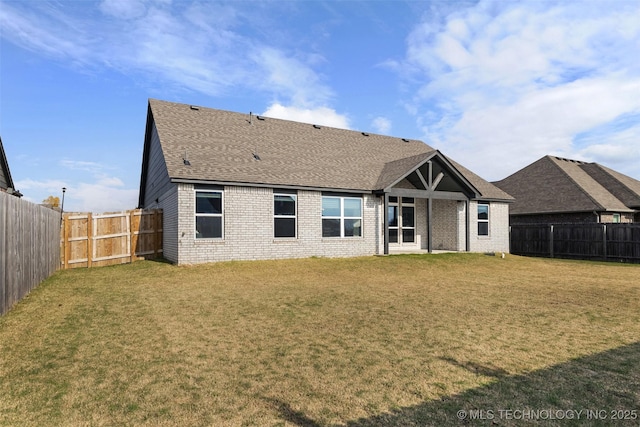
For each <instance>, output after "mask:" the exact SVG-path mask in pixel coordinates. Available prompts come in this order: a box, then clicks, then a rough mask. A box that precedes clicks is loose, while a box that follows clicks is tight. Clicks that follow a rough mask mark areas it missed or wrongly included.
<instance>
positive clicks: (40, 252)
mask: <svg viewBox="0 0 640 427" xmlns="http://www.w3.org/2000/svg"><path fill="white" fill-rule="evenodd" d="M59 242H60V212H57V211H54V210H52V209H49V208H45V207H43V206H39V205H36V204H33V203H30V202H27V201H26V200H22V199H19V198H17V197H15V196H11V195H9V194H6V193H4V192H1V191H0V315H2V314H4V313H6V312H7V311H9V309H10V308H11V307H12V306H13V305H14V304H15V303H17V302H18V301H20V300H21V299H22V298H23V297H24V296H25V295H27V294H28V293H29V292H30V291H31V290H32V289H34V288H35V287H36V286H38V284H40V282H42V281H43V280H44V279H46V278H47V277H49V276H50V275H51V274H53V273H54V272H55V271H56V270H57V269H58V267H59V266H60V244H59Z"/></svg>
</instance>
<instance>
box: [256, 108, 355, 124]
mask: <svg viewBox="0 0 640 427" xmlns="http://www.w3.org/2000/svg"><path fill="white" fill-rule="evenodd" d="M263 115H264V116H267V117H273V118H276V119H284V120H293V121H295V122H303V123H313V124H317V125H324V126H330V127H335V128H341V129H349V119H348V118H347V117H346V116H344V115H341V114H338V113H337V112H336V111H335V110H332V109H331V108H327V107H317V108H314V109H305V108H297V107H285V106H284V105H281V104H279V103H274V104H272V105H271V106H270V107H269V108H268V109H267V111H265V112H264V113H263Z"/></svg>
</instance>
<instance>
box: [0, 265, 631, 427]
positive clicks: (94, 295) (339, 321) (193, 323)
mask: <svg viewBox="0 0 640 427" xmlns="http://www.w3.org/2000/svg"><path fill="white" fill-rule="evenodd" d="M0 396H1V398H0V425H12V426H13V425H34V426H35V425H37V426H40V425H74V426H75V425H96V426H101V425H154V426H155V425H184V426H186V425H190V426H198V425H229V426H240V425H259V426H285V425H287V426H308V427H313V426H334V425H347V426H351V427H355V426H358V427H363V426H379V425H389V426H395V425H434V426H442V425H444V426H447V425H451V426H457V425H506V426H508V425H523V424H525V425H526V424H530V425H536V426H539V425H562V426H572V425H580V426H584V425H594V426H595V425H608V424H610V425H635V426H637V425H639V424H640V421H639V420H638V417H640V414H638V413H637V412H640V266H638V265H620V264H613V263H607V264H605V263H590V262H576V261H561V260H547V259H536V258H521V257H515V256H508V257H507V258H506V259H501V258H498V257H489V256H486V255H477V254H443V255H431V256H429V255H404V256H389V257H366V258H353V259H302V260H285V261H264V262H262V261H255V262H229V263H218V264H208V265H200V266H194V267H176V266H172V265H169V264H165V263H159V262H150V261H144V262H137V263H134V264H130V265H124V266H116V267H103V268H93V269H88V270H87V269H78V270H66V271H60V272H58V273H56V274H55V275H54V276H52V277H51V278H50V279H48V280H47V281H45V282H44V283H43V284H42V285H40V287H39V288H37V289H36V290H35V291H33V292H32V293H31V295H29V296H28V297H27V298H26V299H25V300H23V301H22V302H21V303H19V304H18V305H17V306H16V307H14V308H13V310H11V311H10V312H9V313H8V314H6V315H5V316H3V317H2V318H0ZM460 410H464V411H467V418H466V419H463V420H461V419H459V418H458V416H457V413H458V411H460ZM519 410H520V411H526V410H529V411H538V412H537V415H536V413H535V412H529V413H528V414H529V415H528V417H527V416H526V415H525V414H527V413H526V412H525V413H522V412H517V411H519ZM570 410H571V411H575V412H573V413H571V414H569V413H567V412H551V411H570ZM580 410H582V411H586V410H590V411H596V410H597V411H606V412H590V413H589V414H587V413H586V412H582V413H579V412H578V411H580ZM614 410H622V411H624V410H627V411H629V412H628V413H624V412H611V411H614ZM480 411H483V412H480ZM508 411H513V412H508ZM544 411H547V412H544ZM634 411H635V412H634ZM634 414H635V416H634ZM470 416H472V417H474V418H484V419H482V420H479V419H475V420H470V419H469V417H470ZM536 416H537V417H538V418H539V419H538V420H536V419H530V418H531V417H536ZM570 416H571V417H573V419H564V420H558V419H557V418H559V417H563V418H569V417H570ZM616 416H622V417H623V418H625V417H626V418H635V419H632V420H627V421H617V420H613V419H612V418H613V417H616ZM587 417H589V418H587ZM594 418H600V419H599V420H596V419H594ZM603 418H606V419H605V420H604V421H603ZM603 422H604V424H603Z"/></svg>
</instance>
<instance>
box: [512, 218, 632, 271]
mask: <svg viewBox="0 0 640 427" xmlns="http://www.w3.org/2000/svg"><path fill="white" fill-rule="evenodd" d="M510 231H511V238H510V239H511V248H510V252H511V253H512V254H516V255H528V256H542V257H551V258H556V257H557V258H576V259H594V260H609V261H623V262H634V263H636V262H640V224H554V225H549V224H519V225H512V226H511V230H510Z"/></svg>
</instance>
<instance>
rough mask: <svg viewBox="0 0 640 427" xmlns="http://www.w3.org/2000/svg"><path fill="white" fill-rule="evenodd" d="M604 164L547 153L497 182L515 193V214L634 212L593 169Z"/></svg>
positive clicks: (504, 188)
mask: <svg viewBox="0 0 640 427" xmlns="http://www.w3.org/2000/svg"><path fill="white" fill-rule="evenodd" d="M600 168H601V166H600V165H597V164H593V163H586V162H581V161H576V160H569V159H562V158H559V157H553V156H545V157H543V158H541V159H540V160H538V161H536V162H534V163H532V164H530V165H529V166H526V167H525V168H523V169H521V170H519V171H518V172H516V173H514V174H513V175H511V176H509V177H507V178H505V179H503V180H502V181H498V182H495V183H494V184H495V185H496V186H498V187H499V188H501V189H503V190H504V191H506V192H508V193H509V194H511V195H512V196H514V197H515V199H516V201H515V203H514V204H513V205H512V206H511V209H510V213H511V214H515V215H518V214H536V213H540V214H542V213H566V212H593V211H596V212H632V211H633V209H632V208H630V207H629V206H627V205H625V203H623V202H622V201H621V200H619V199H618V198H617V197H616V196H615V195H614V194H613V193H612V192H611V191H610V189H609V188H608V186H605V185H606V183H605V182H603V181H602V180H600V179H599V178H598V176H597V175H596V174H594V173H593V172H592V171H593V170H597V171H599V170H600ZM630 179H631V178H630ZM603 184H605V185H603Z"/></svg>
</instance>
